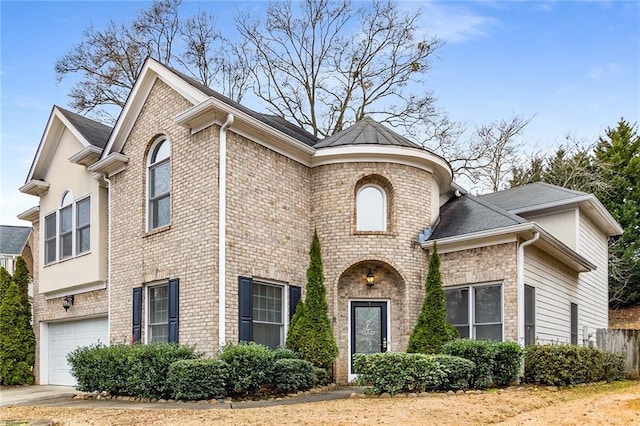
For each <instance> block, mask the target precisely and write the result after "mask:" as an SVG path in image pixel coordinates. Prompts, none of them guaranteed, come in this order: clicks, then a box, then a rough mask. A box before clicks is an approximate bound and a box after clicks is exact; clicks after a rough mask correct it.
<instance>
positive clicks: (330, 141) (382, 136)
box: [314, 117, 424, 149]
mask: <svg viewBox="0 0 640 426" xmlns="http://www.w3.org/2000/svg"><path fill="white" fill-rule="evenodd" d="M343 145H396V146H408V147H411V148H420V149H424V148H423V147H421V146H420V145H418V144H417V143H415V142H412V141H410V140H409V139H407V138H405V137H404V136H401V135H399V134H398V133H396V132H394V131H393V130H390V129H389V128H387V127H385V126H383V125H382V124H380V123H378V122H377V121H375V120H374V119H372V118H370V117H365V118H364V119H362V120H360V121H358V122H357V123H356V124H354V125H353V126H351V127H349V128H347V129H345V130H343V131H341V132H338V133H336V134H335V135H333V136H330V137H328V138H326V139H324V140H321V141H320V142H318V143H317V144H315V145H314V148H326V147H334V146H343Z"/></svg>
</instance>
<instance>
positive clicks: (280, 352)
mask: <svg viewBox="0 0 640 426" xmlns="http://www.w3.org/2000/svg"><path fill="white" fill-rule="evenodd" d="M273 359H275V360H279V359H300V356H299V355H298V354H297V353H295V352H294V351H292V350H291V349H288V348H283V347H282V346H278V347H277V348H275V349H274V350H273Z"/></svg>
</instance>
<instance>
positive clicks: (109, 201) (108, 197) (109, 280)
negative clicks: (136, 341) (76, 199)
mask: <svg viewBox="0 0 640 426" xmlns="http://www.w3.org/2000/svg"><path fill="white" fill-rule="evenodd" d="M102 177H103V178H104V180H105V182H107V339H109V341H108V342H107V346H111V180H110V179H109V178H108V177H107V175H106V174H104V175H103V176H102Z"/></svg>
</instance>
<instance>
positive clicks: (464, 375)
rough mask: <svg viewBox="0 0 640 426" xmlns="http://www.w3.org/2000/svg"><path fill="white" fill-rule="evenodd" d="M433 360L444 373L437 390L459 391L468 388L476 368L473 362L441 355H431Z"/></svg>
mask: <svg viewBox="0 0 640 426" xmlns="http://www.w3.org/2000/svg"><path fill="white" fill-rule="evenodd" d="M433 359H435V360H436V361H438V362H439V363H440V365H442V368H443V369H444V372H445V373H446V374H445V377H444V378H443V379H442V383H441V384H440V386H438V389H441V390H459V389H467V388H469V386H470V383H471V378H472V377H473V370H474V369H475V368H476V365H475V364H474V362H473V361H469V360H468V359H464V358H460V357H457V356H453V355H443V354H439V355H433Z"/></svg>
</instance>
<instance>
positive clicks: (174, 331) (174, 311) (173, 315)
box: [169, 278, 180, 343]
mask: <svg viewBox="0 0 640 426" xmlns="http://www.w3.org/2000/svg"><path fill="white" fill-rule="evenodd" d="M179 284H180V280H179V279H178V278H174V279H171V280H169V343H178V313H179V306H180V291H179V287H180V286H179Z"/></svg>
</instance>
